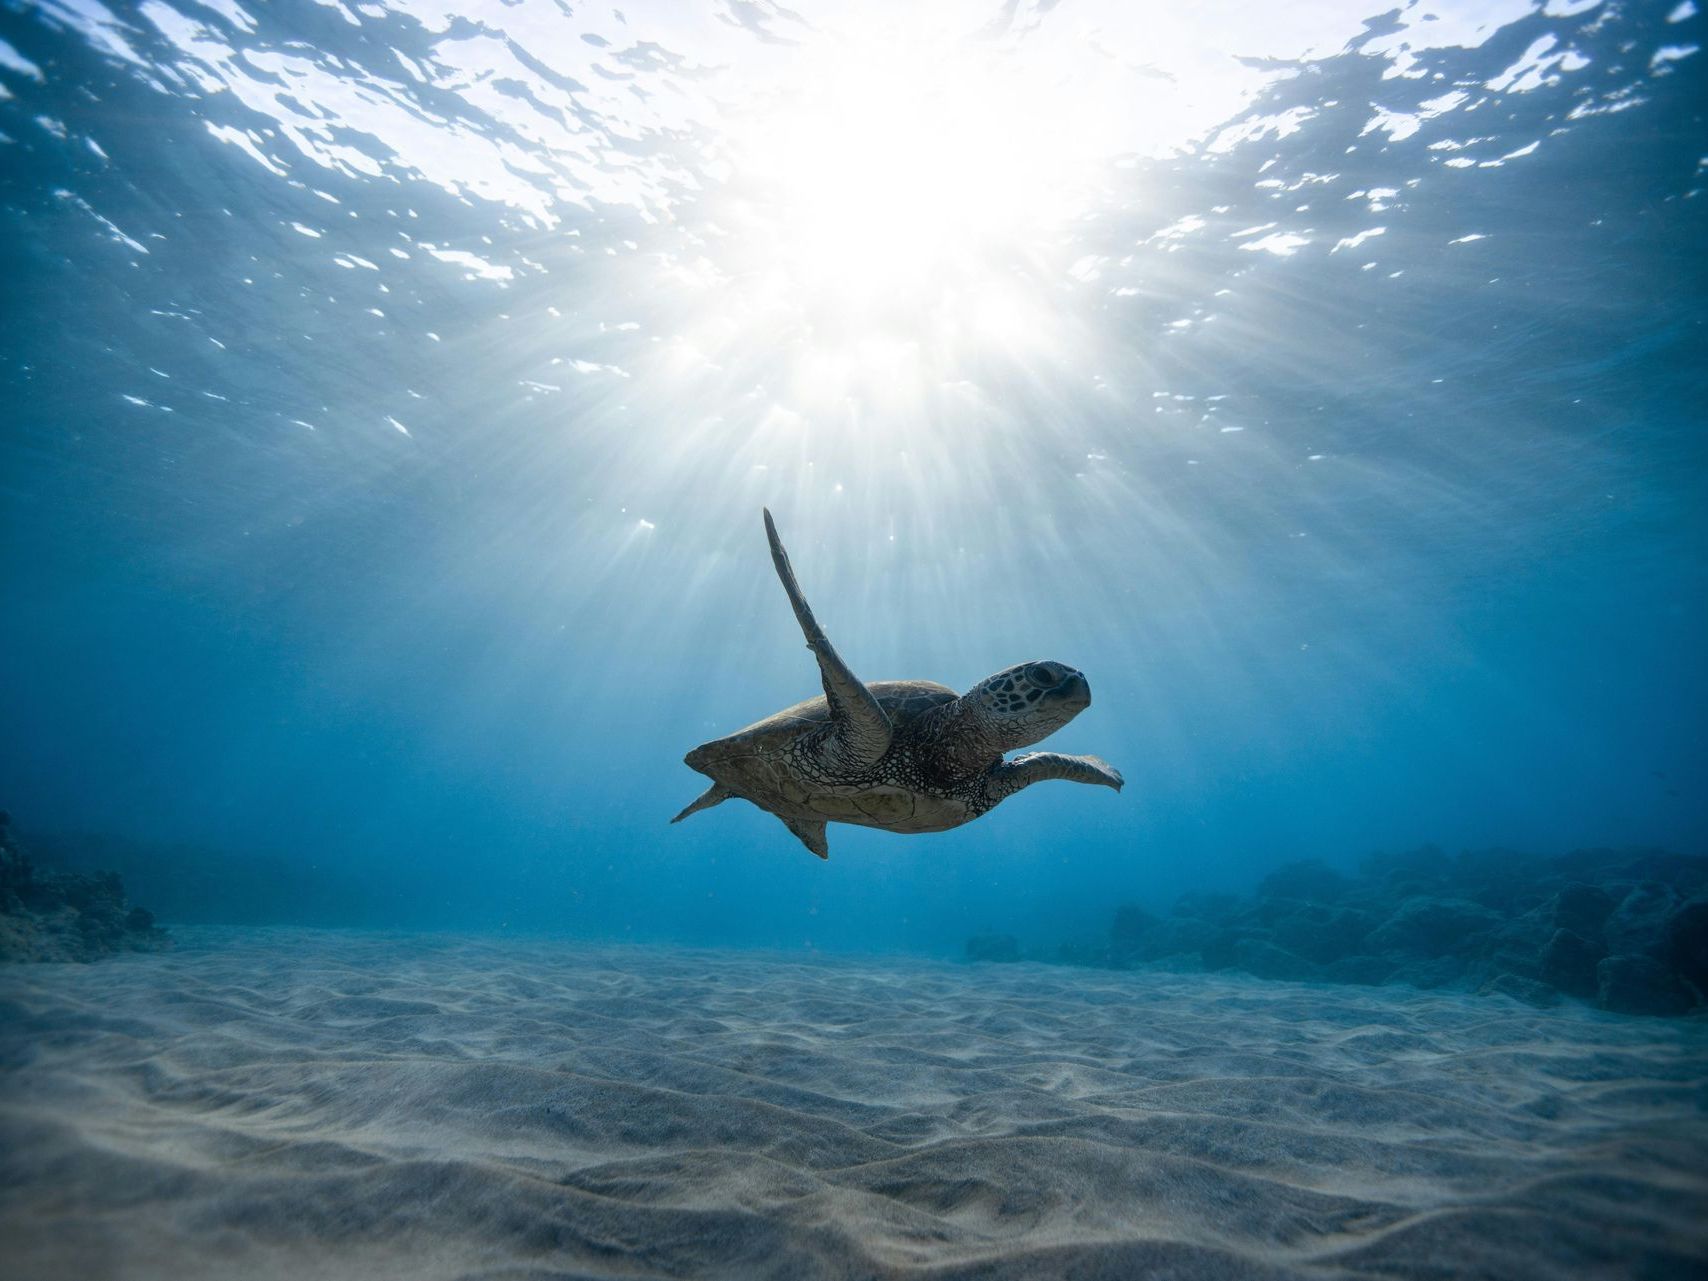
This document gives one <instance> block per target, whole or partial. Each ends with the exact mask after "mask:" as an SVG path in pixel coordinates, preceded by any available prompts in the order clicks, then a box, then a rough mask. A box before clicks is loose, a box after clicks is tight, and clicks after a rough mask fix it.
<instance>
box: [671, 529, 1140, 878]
mask: <svg viewBox="0 0 1708 1281" xmlns="http://www.w3.org/2000/svg"><path fill="white" fill-rule="evenodd" d="M765 535H766V537H767V538H768V539H769V540H770V543H771V561H772V564H774V565H775V566H776V567H777V577H778V578H780V579H782V581H783V590H784V591H785V592H787V593H788V596H789V604H790V605H791V606H793V607H794V611H795V618H796V619H797V620H799V622H800V625H801V631H802V633H803V634H804V635H805V636H806V641H807V648H808V649H810V650H811V651H812V652H813V656H814V657H815V658H817V659H818V669H819V675H820V676H821V677H822V678H823V680H824V694H823V695H822V696H821V697H818V698H809V699H806V700H805V701H804V702H800V703H796V704H795V705H794V706H793V707H785V708H784V709H783V710H782V711H780V712H777V713H775V714H774V715H771V716H767V717H766V718H765V719H764V720H762V721H757V722H755V723H754V724H752V725H749V726H748V727H747V728H746V729H743V730H738V731H737V732H736V733H734V734H731V735H730V736H729V737H728V738H720V739H716V740H714V741H712V742H710V743H702V744H700V746H698V747H696V748H695V749H694V750H693V751H691V752H689V753H688V755H687V756H685V757H683V760H684V762H685V763H686V764H687V765H688V766H689V768H691V769H695V770H698V771H699V772H700V773H702V774H704V775H706V777H708V778H709V779H711V780H712V785H711V786H710V787H708V788H707V789H706V790H705V791H704V792H703V793H702V794H701V795H700V796H699V797H698V798H697V799H696V800H695V801H694V802H693V803H692V804H690V805H689V806H688V807H687V808H686V809H684V810H683V811H682V812H681V813H680V814H678V815H677V816H676V817H675V818H673V819H671V820H670V821H671V822H672V823H678V822H681V821H682V820H683V819H685V818H687V817H688V816H689V815H690V814H697V813H699V811H701V810H703V809H710V808H711V807H712V806H714V805H717V804H720V803H721V802H723V801H727V800H728V799H729V798H730V797H732V796H739V797H741V798H742V799H744V800H748V801H752V802H753V803H754V804H755V805H757V806H758V807H759V808H760V809H762V810H767V811H769V812H770V813H772V814H775V815H776V816H777V817H778V818H780V819H781V820H782V821H783V825H784V826H785V827H787V828H788V829H789V830H790V831H791V832H793V833H794V834H795V835H796V836H798V837H800V839H801V842H802V843H803V844H804V845H805V846H806V847H807V848H808V849H809V850H811V851H812V852H813V853H814V854H817V855H818V856H819V857H820V858H829V857H830V847H829V845H828V843H827V841H826V839H825V824H827V823H858V824H860V825H861V826H862V827H881V828H883V829H885V830H886V831H891V832H941V831H945V830H947V829H948V828H951V827H959V826H960V825H961V824H962V823H966V822H969V821H970V820H972V819H975V818H977V817H978V816H979V815H980V814H983V813H984V812H985V811H986V810H988V809H990V808H991V807H992V806H994V805H996V804H997V803H998V802H1000V801H1002V800H1003V799H1004V798H1006V797H1009V796H1012V795H1013V794H1014V793H1015V792H1018V791H1019V790H1020V789H1021V788H1023V787H1030V786H1031V785H1032V784H1033V783H1039V782H1042V781H1043V780H1045V779H1049V778H1059V779H1065V780H1067V781H1068V782H1070V783H1097V784H1100V785H1102V786H1104V787H1113V788H1115V789H1116V790H1117V791H1119V790H1120V788H1121V783H1122V779H1121V775H1120V774H1119V773H1117V772H1116V771H1115V770H1114V769H1113V768H1112V767H1111V766H1110V765H1108V764H1107V763H1106V762H1104V761H1102V760H1099V759H1098V758H1097V757H1095V756H1064V755H1062V754H1061V753H1059V752H1028V753H1026V754H1025V755H1022V756H1016V757H1014V758H1013V759H1012V760H1005V759H1003V758H1004V755H1005V754H1006V753H1008V752H1012V751H1015V750H1017V749H1019V748H1022V747H1029V746H1030V745H1031V744H1033V743H1037V742H1040V741H1041V740H1043V739H1045V738H1047V737H1049V736H1050V735H1051V734H1053V733H1055V732H1056V731H1057V730H1058V729H1060V728H1061V727H1062V726H1063V725H1066V724H1067V723H1068V722H1069V721H1071V720H1072V719H1073V718H1074V717H1075V716H1078V715H1079V714H1080V713H1081V712H1082V711H1084V710H1085V709H1086V708H1087V707H1089V706H1090V705H1091V686H1090V685H1089V684H1088V683H1087V682H1086V679H1085V677H1084V675H1083V674H1082V673H1080V672H1078V671H1076V670H1075V669H1073V668H1072V667H1069V666H1068V665H1067V664H1066V663H1056V662H1050V661H1047V660H1040V661H1035V662H1030V663H1021V664H1019V665H1017V666H1014V667H1007V668H1004V669H1003V670H1002V671H1000V672H998V673H996V675H994V676H989V677H986V678H985V679H984V680H982V681H980V682H979V683H978V684H977V685H975V686H973V687H972V688H971V689H970V690H968V691H967V692H966V693H965V694H956V693H955V691H954V690H952V689H949V688H948V687H946V686H943V685H938V684H936V683H934V682H932V681H875V682H873V683H872V684H870V685H867V684H864V683H862V682H861V681H860V679H859V678H858V677H857V676H855V675H854V673H853V672H851V671H850V670H849V669H848V664H846V663H844V662H843V661H842V659H841V657H840V656H839V655H838V654H837V652H836V650H835V648H834V647H833V646H832V645H831V643H830V640H829V638H828V637H826V636H825V634H824V632H823V630H822V629H820V627H819V625H818V620H817V619H815V618H814V617H813V612H812V609H811V608H810V607H809V606H808V605H807V602H806V598H805V597H804V596H802V595H801V589H800V585H799V584H798V583H797V582H796V581H795V571H794V570H793V569H792V568H791V567H790V565H789V555H788V553H787V552H785V551H784V550H783V543H782V540H781V539H780V538H778V537H777V526H776V524H775V522H773V521H772V519H771V513H770V512H769V511H767V512H766V513H765Z"/></svg>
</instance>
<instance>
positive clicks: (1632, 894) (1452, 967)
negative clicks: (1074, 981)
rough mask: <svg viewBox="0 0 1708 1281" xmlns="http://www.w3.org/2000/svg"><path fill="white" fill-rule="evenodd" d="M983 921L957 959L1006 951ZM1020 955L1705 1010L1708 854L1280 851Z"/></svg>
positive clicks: (1651, 1009)
mask: <svg viewBox="0 0 1708 1281" xmlns="http://www.w3.org/2000/svg"><path fill="white" fill-rule="evenodd" d="M989 937H990V936H986V941H983V942H981V941H980V940H973V941H970V942H969V945H968V949H967V951H968V959H991V960H996V959H1006V957H998V956H994V955H992V954H991V952H992V948H991V945H990V942H989V941H988V939H989ZM975 943H979V944H980V945H979V946H977V947H975V946H974V944H975ZM1031 959H1039V960H1043V959H1049V960H1055V961H1060V962H1065V963H1069V964H1083V965H1103V966H1110V967H1113V968H1116V969H1139V968H1152V967H1154V968H1158V969H1167V970H1226V971H1233V972H1241V971H1243V972H1244V973H1248V974H1251V975H1254V976H1256V977H1258V978H1267V979H1286V980H1304V981H1316V982H1331V983H1356V984H1383V983H1403V984H1409V985H1411V986H1413V987H1419V988H1454V989H1458V990H1467V991H1475V992H1483V993H1500V994H1504V995H1506V996H1511V997H1516V998H1517V999H1518V1000H1521V1001H1525V1002H1528V1003H1529V1004H1531V1005H1536V1006H1548V1005H1553V1004H1556V1003H1558V1002H1559V1001H1561V1000H1562V999H1566V998H1574V999H1579V1000H1584V1001H1588V1002H1591V1003H1593V1004H1594V1005H1596V1006H1598V1007H1599V1008H1601V1009H1604V1010H1611V1011H1615V1012H1618V1013H1622V1014H1655V1015H1678V1014H1690V1013H1692V1012H1708V859H1702V858H1693V857H1687V856H1683V855H1677V854H1669V853H1665V852H1662V851H1656V850H1580V851H1576V852H1574V853H1571V854H1566V855H1561V856H1557V857H1544V856H1538V855H1532V854H1524V853H1519V852H1517V851H1512V850H1485V851H1475V852H1467V853H1463V854H1459V855H1456V856H1455V855H1448V854H1445V853H1443V852H1442V851H1441V850H1439V849H1437V848H1435V847H1433V846H1426V847H1424V848H1422V849H1417V850H1412V851H1409V852H1407V853H1402V854H1375V855H1372V856H1371V857H1369V858H1368V859H1366V860H1364V862H1363V863H1362V864H1361V865H1360V867H1359V868H1358V870H1357V871H1356V872H1354V873H1345V872H1341V871H1338V870H1336V869H1335V868H1333V867H1330V866H1328V865H1327V864H1324V863H1322V862H1319V861H1315V860H1312V861H1306V862H1299V863H1290V864H1288V865H1286V866H1284V867H1281V868H1278V869H1277V870H1275V871H1274V872H1272V873H1270V874H1269V875H1268V876H1266V877H1265V878H1264V879H1263V881H1262V882H1261V883H1260V884H1259V885H1258V886H1257V888H1256V890H1255V891H1254V892H1253V893H1252V894H1251V895H1249V896H1244V897H1241V896H1236V895H1231V894H1188V895H1185V896H1183V897H1182V898H1181V899H1180V900H1179V901H1178V902H1176V903H1175V905H1174V908H1173V910H1172V911H1171V912H1170V913H1168V914H1167V915H1159V914H1157V913H1154V912H1151V911H1149V910H1147V909H1146V908H1144V907H1142V906H1140V905H1138V904H1125V905H1123V906H1121V907H1120V908H1118V909H1117V910H1116V912H1115V915H1114V919H1113V921H1112V922H1111V923H1110V927H1109V934H1108V939H1107V942H1106V943H1101V942H1100V943H1090V942H1080V943H1069V944H1063V945H1062V946H1061V947H1060V948H1058V949H1057V951H1056V952H1055V954H1054V955H1053V956H1049V957H1042V956H1034V957H1032V958H1031Z"/></svg>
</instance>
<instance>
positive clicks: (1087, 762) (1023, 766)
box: [985, 752, 1126, 805]
mask: <svg viewBox="0 0 1708 1281" xmlns="http://www.w3.org/2000/svg"><path fill="white" fill-rule="evenodd" d="M1051 778H1059V779H1062V780H1064V781H1065V782H1069V783H1095V784H1097V785H1099V786H1102V787H1113V788H1114V789H1115V790H1116V791H1117V792H1118V791H1120V790H1121V785H1122V784H1123V783H1124V782H1126V780H1125V779H1123V778H1122V777H1121V772H1120V771H1119V770H1117V769H1116V768H1115V767H1114V766H1112V765H1110V764H1109V762H1107V761H1105V760H1102V759H1100V758H1098V757H1096V756H1066V755H1063V754H1062V753H1061V752H1028V753H1027V754H1026V755H1024V756H1016V757H1015V758H1014V759H1013V760H1011V761H1002V762H999V763H998V764H996V765H992V766H991V767H990V770H989V771H988V772H987V773H986V774H985V792H986V794H987V795H989V796H990V798H991V804H993V805H994V804H995V803H996V802H997V801H1000V800H1002V799H1003V798H1004V797H1006V796H1012V795H1013V794H1014V793H1015V792H1018V791H1019V790H1020V789H1021V788H1023V787H1030V786H1032V784H1033V783H1041V782H1043V781H1044V780H1045V779H1051Z"/></svg>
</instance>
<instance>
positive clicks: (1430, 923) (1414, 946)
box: [1369, 896, 1501, 956]
mask: <svg viewBox="0 0 1708 1281" xmlns="http://www.w3.org/2000/svg"><path fill="white" fill-rule="evenodd" d="M1500 924H1501V918H1500V914H1499V913H1498V912H1495V911H1492V910H1491V909H1489V908H1486V907H1484V906H1482V904H1480V903H1472V902H1470V901H1468V900H1466V899H1458V898H1435V897H1425V896H1418V897H1416V898H1410V899H1407V900H1406V901H1405V902H1404V903H1402V904H1400V906H1399V909H1398V910H1397V911H1395V912H1394V914H1393V915H1392V916H1390V917H1389V918H1388V919H1387V920H1386V921H1384V922H1383V923H1382V924H1381V925H1380V926H1378V927H1377V928H1376V929H1375V930H1374V931H1372V933H1371V934H1370V940H1369V941H1370V946H1371V947H1372V948H1374V949H1376V950H1379V951H1384V952H1399V953H1410V954H1413V955H1420V956H1444V955H1446V954H1447V953H1449V952H1457V951H1463V950H1464V948H1465V945H1466V943H1467V942H1468V941H1470V940H1471V939H1473V938H1475V937H1477V936H1478V935H1482V934H1486V933H1488V932H1489V931H1491V930H1493V929H1495V928H1496V927H1497V926H1499V925H1500Z"/></svg>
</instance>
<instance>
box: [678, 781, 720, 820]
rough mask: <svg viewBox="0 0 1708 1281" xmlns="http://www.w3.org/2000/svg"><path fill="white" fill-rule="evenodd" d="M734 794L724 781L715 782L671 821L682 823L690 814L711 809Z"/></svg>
mask: <svg viewBox="0 0 1708 1281" xmlns="http://www.w3.org/2000/svg"><path fill="white" fill-rule="evenodd" d="M734 795H735V793H734V792H732V791H730V790H729V788H727V787H725V786H724V785H723V784H722V783H713V784H712V785H711V786H710V787H708V788H707V789H706V790H705V791H703V792H701V793H700V794H699V796H697V797H695V798H694V801H693V803H692V804H690V805H689V806H688V808H687V809H685V810H683V811H682V812H681V813H680V814H678V815H677V816H676V817H675V818H673V819H671V820H670V821H671V822H672V823H680V822H681V821H682V820H683V819H685V818H687V817H688V815H690V814H698V813H699V812H700V811H701V810H709V809H711V808H712V806H714V805H718V804H721V803H722V802H724V801H727V800H728V799H729V798H730V797H732V796H734Z"/></svg>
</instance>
